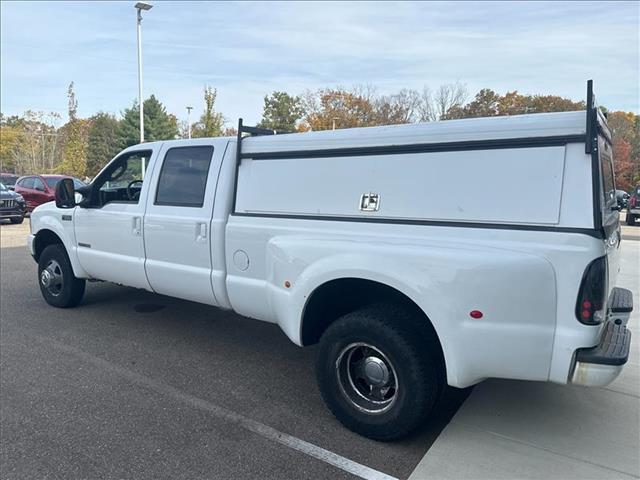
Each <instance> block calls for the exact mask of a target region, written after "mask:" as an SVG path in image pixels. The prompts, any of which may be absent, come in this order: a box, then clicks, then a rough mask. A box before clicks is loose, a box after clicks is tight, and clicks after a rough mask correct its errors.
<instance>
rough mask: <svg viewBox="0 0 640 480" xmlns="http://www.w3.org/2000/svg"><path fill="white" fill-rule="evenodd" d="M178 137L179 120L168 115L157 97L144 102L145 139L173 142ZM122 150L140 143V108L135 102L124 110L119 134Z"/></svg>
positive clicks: (148, 140)
mask: <svg viewBox="0 0 640 480" xmlns="http://www.w3.org/2000/svg"><path fill="white" fill-rule="evenodd" d="M177 136H178V120H177V118H176V117H175V115H171V114H168V113H167V110H166V108H165V107H164V105H163V104H162V102H160V101H159V100H158V99H157V98H156V96H155V95H151V96H150V97H149V98H147V99H146V100H145V101H144V139H145V141H147V142H154V141H157V140H173V139H175V138H176V137H177ZM118 137H119V139H120V146H121V148H126V147H129V146H131V145H135V144H137V143H140V107H139V106H138V104H137V102H134V103H133V105H132V106H131V108H127V109H125V110H124V112H123V114H122V120H121V121H120V128H119V132H118Z"/></svg>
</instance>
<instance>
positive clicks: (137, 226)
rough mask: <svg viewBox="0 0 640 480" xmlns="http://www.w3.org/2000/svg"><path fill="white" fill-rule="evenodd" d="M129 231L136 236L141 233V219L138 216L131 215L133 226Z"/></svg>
mask: <svg viewBox="0 0 640 480" xmlns="http://www.w3.org/2000/svg"><path fill="white" fill-rule="evenodd" d="M131 233H133V235H134V236H136V237H139V236H140V235H141V234H142V219H141V218H140V217H133V228H132V230H131Z"/></svg>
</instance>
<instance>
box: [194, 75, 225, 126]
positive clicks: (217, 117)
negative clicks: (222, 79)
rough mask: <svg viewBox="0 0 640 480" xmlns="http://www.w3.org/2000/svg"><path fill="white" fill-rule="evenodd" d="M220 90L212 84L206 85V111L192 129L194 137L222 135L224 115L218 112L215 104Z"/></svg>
mask: <svg viewBox="0 0 640 480" xmlns="http://www.w3.org/2000/svg"><path fill="white" fill-rule="evenodd" d="M217 96H218V91H217V90H216V89H215V88H212V87H210V86H205V87H204V112H203V113H202V115H201V116H200V121H199V122H197V123H196V124H195V125H194V126H193V128H192V129H191V136H192V137H220V136H222V127H223V126H224V116H223V115H222V114H221V113H219V112H216V110H215V104H216V98H217Z"/></svg>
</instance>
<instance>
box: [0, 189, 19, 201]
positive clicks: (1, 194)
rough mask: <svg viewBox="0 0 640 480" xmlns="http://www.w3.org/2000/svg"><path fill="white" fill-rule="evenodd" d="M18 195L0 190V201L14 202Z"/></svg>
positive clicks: (10, 191)
mask: <svg viewBox="0 0 640 480" xmlns="http://www.w3.org/2000/svg"><path fill="white" fill-rule="evenodd" d="M17 198H18V194H17V193H16V192H14V191H12V190H0V199H2V200H16V199H17Z"/></svg>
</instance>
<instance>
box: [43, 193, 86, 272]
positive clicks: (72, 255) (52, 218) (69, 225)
mask: <svg viewBox="0 0 640 480" xmlns="http://www.w3.org/2000/svg"><path fill="white" fill-rule="evenodd" d="M76 208H78V207H76ZM76 208H73V209H71V208H70V209H60V208H57V207H56V206H55V203H53V202H51V203H45V204H43V205H40V206H39V207H37V208H36V209H35V210H34V211H33V212H32V213H31V234H32V235H34V237H35V238H36V239H37V238H38V234H39V233H42V232H43V231H44V230H49V231H51V232H53V233H55V234H56V235H57V236H58V237H59V238H60V240H62V243H63V245H64V248H65V249H66V250H67V255H69V260H70V261H71V267H72V268H73V274H74V275H75V276H76V277H78V278H89V274H88V273H87V272H86V271H85V270H84V268H82V265H80V262H79V261H78V254H77V250H78V249H77V243H76V238H75V232H74V228H73V222H74V219H75V215H74V214H75V209H76ZM63 218H64V220H63Z"/></svg>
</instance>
